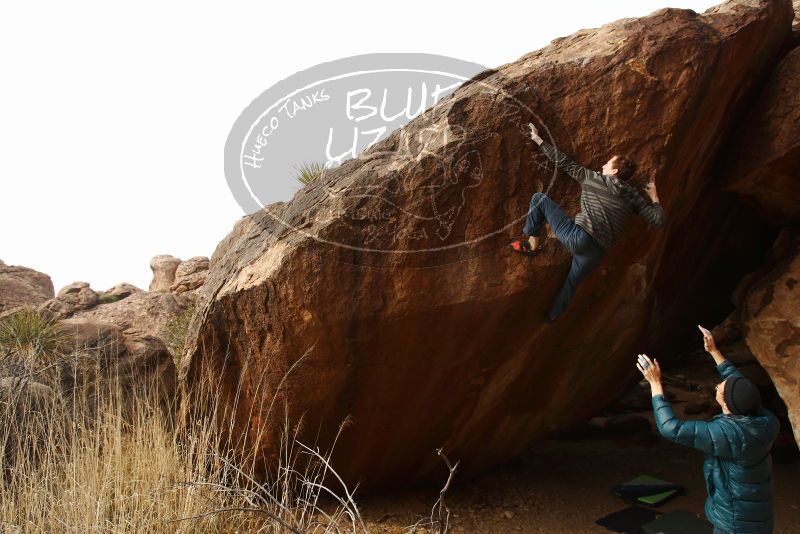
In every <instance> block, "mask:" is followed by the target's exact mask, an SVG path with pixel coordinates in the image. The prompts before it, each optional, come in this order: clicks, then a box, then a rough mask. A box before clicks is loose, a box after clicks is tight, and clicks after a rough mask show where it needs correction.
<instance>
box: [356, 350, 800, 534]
mask: <svg viewBox="0 0 800 534" xmlns="http://www.w3.org/2000/svg"><path fill="white" fill-rule="evenodd" d="M669 376H670V377H671V378H672V379H673V380H672V384H673V385H672V386H670V387H669V390H670V394H671V395H672V396H673V397H674V400H673V407H674V408H675V411H676V413H677V414H678V415H679V416H680V417H685V418H697V419H707V418H710V417H711V415H712V413H713V411H714V399H713V395H712V394H711V393H710V391H711V390H710V389H708V388H709V387H713V384H714V383H715V380H717V379H716V374H715V371H714V367H713V365H710V364H709V363H708V362H703V360H702V358H700V357H697V356H695V357H693V358H691V359H690V361H689V362H688V365H687V364H684V365H683V366H682V367H680V368H677V369H673V370H672V372H671V373H669ZM676 376H677V377H679V378H675V377H676ZM683 377H686V378H685V379H684V378H683ZM682 383H683V384H686V385H687V387H684V386H683V385H681V384H682ZM642 392H644V396H646V395H648V394H649V393H648V391H647V390H646V388H642V387H639V386H637V387H636V388H634V391H633V392H632V394H631V395H629V396H628V397H627V398H626V402H625V403H624V404H626V405H627V406H628V407H629V408H631V407H634V406H635V405H636V403H637V402H638V401H639V400H641V398H642V396H643V395H642ZM704 404H705V405H708V406H709V408H708V411H706V412H705V413H702V414H697V415H695V414H687V413H686V410H687V406H688V407H689V408H688V411H690V412H691V411H696V410H697V409H699V408H702V407H703V405H704ZM618 407H619V408H623V407H622V406H618ZM620 411H628V412H629V413H628V414H625V415H622V416H621V414H608V415H607V416H603V417H597V418H594V419H592V421H590V422H589V423H588V424H587V425H585V426H584V427H582V428H580V429H577V430H576V431H574V432H572V433H570V434H565V435H564V436H562V437H559V438H558V439H553V440H549V441H544V442H541V443H538V444H537V445H535V446H533V447H532V448H530V449H529V450H527V451H526V452H525V453H524V454H523V455H522V456H521V457H519V458H517V459H515V460H514V461H513V462H511V463H509V464H507V465H505V466H502V467H501V468H498V469H496V470H494V471H493V472H491V473H490V474H487V475H484V476H482V477H480V478H477V479H475V480H471V481H467V482H463V481H462V483H460V484H455V485H454V487H452V488H451V489H450V490H449V491H448V492H447V494H446V497H445V501H446V503H447V505H448V507H449V508H450V510H451V513H452V516H451V517H452V527H453V532H456V533H487V534H489V533H506V532H531V533H570V534H574V533H583V532H587V533H588V532H608V530H606V529H605V528H604V527H601V526H599V525H597V524H595V521H596V520H598V519H600V518H602V517H604V516H606V515H608V514H610V513H613V512H616V511H618V510H622V509H624V508H626V507H627V506H628V504H627V503H625V502H624V501H623V500H622V499H620V498H619V497H615V496H614V495H612V494H611V493H610V491H609V490H610V488H611V487H612V486H614V485H616V484H621V483H623V482H625V481H627V480H630V479H632V478H633V477H635V476H637V475H641V474H648V475H652V476H655V477H659V478H663V479H665V480H669V481H671V482H676V483H678V484H681V485H683V486H685V487H686V494H685V495H683V496H679V497H677V498H675V499H673V500H672V501H669V502H667V503H665V504H664V505H662V506H661V507H659V508H656V510H658V511H659V512H669V511H673V510H687V511H690V512H693V513H698V514H701V513H702V512H703V503H704V501H705V497H706V493H705V487H704V484H703V477H702V458H703V456H702V453H700V452H699V451H695V450H693V449H688V448H686V447H681V446H679V445H675V444H673V443H671V442H668V441H667V440H665V439H663V438H661V437H660V436H659V435H658V434H657V433H656V432H655V431H654V430H652V429H653V428H654V427H652V426H650V427H649V428H648V425H647V423H648V422H649V423H650V425H652V420H653V418H652V413H651V412H650V411H638V412H637V411H633V410H630V409H628V410H624V409H623V410H620ZM637 428H638V429H639V430H638V431H637ZM773 458H774V460H775V465H774V471H773V475H774V492H775V518H776V523H775V524H776V528H775V532H776V533H778V534H780V533H785V534H789V533H795V532H798V527H797V525H800V500H798V499H797V495H798V493H800V462H797V461H795V462H793V463H788V464H782V463H778V460H779V458H778V454H776V453H774V454H773ZM446 473H447V472H446V469H445V467H444V466H443V467H442V480H444V479H445V478H446ZM457 479H458V476H457V475H456V480H457ZM437 497H438V488H432V489H430V490H421V491H414V492H406V493H402V494H391V495H381V496H373V497H369V498H365V499H362V500H361V501H360V503H361V506H362V509H363V512H364V515H365V517H366V519H367V526H368V528H369V530H370V532H388V533H401V532H409V531H410V529H409V526H410V525H413V524H414V523H415V522H416V521H418V520H419V519H420V518H422V517H425V518H429V517H430V513H431V506H432V504H433V503H434V502H435V501H436V499H437ZM417 532H424V530H422V529H417Z"/></svg>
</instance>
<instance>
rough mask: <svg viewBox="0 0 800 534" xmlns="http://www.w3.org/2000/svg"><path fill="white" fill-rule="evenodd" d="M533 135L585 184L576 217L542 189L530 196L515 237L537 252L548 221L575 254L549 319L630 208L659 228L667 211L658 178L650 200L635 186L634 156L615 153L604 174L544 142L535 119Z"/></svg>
mask: <svg viewBox="0 0 800 534" xmlns="http://www.w3.org/2000/svg"><path fill="white" fill-rule="evenodd" d="M528 126H530V129H531V139H532V140H533V141H534V142H536V143H537V144H538V145H539V149H540V150H541V151H542V152H543V153H544V154H545V155H546V156H547V157H548V158H549V159H550V160H552V161H553V162H554V163H555V164H556V166H558V167H559V168H561V169H563V170H564V171H565V172H566V173H567V174H569V175H570V176H572V177H573V178H574V179H575V180H577V181H578V183H579V184H581V211H580V213H578V215H577V216H576V217H575V220H574V221H573V220H572V219H571V218H570V217H569V216H568V215H567V214H566V213H564V211H563V210H562V209H561V207H560V206H559V205H558V204H556V203H555V202H554V201H553V200H552V199H551V198H549V197H548V196H547V195H545V194H544V193H536V194H534V195H533V198H532V199H531V204H530V209H529V210H528V216H527V220H526V222H525V227H524V228H523V230H522V233H523V238H522V239H518V240H516V241H514V242H513V243H512V244H511V246H512V248H513V250H515V251H516V252H519V253H521V254H524V255H527V256H535V255H537V254H539V253H540V252H541V250H542V246H541V244H540V239H541V238H540V237H539V232H540V231H541V229H542V226H543V225H544V223H545V222H547V223H548V224H549V225H550V227H551V228H552V229H553V232H554V233H555V236H556V238H557V239H558V240H559V241H561V243H563V245H564V246H565V247H566V248H567V250H569V252H570V253H571V254H572V266H571V267H570V270H569V274H567V278H566V280H565V281H564V284H563V285H562V286H561V289H560V290H559V292H558V295H557V296H556V299H555V302H554V303H553V305H552V307H551V309H550V312H549V314H548V315H549V318H550V321H551V322H552V321H555V320H556V319H557V318H558V317H559V316H560V315H561V314H562V313H563V312H564V310H565V309H566V308H567V304H569V301H570V300H571V299H572V295H573V294H574V293H575V289H576V287H577V286H578V284H579V283H580V282H581V281H582V280H583V279H585V278H586V276H587V275H588V274H589V273H590V272H591V271H592V270H593V269H594V268H595V267H597V265H598V264H599V263H600V260H601V259H602V258H603V256H605V254H606V253H607V252H608V251H609V249H611V247H612V245H613V244H614V242H615V241H616V240H617V238H618V237H619V235H620V234H621V233H622V229H623V228H624V226H625V223H626V222H627V220H628V216H629V215H630V213H631V212H633V213H636V214H638V215H640V216H641V217H643V218H644V220H645V221H647V223H648V224H650V225H651V226H655V227H658V228H660V227H662V226H663V225H664V221H665V216H664V209H663V208H662V207H661V204H659V201H658V193H657V192H656V184H655V181H650V182H649V183H648V184H647V186H646V187H645V192H646V193H647V196H649V197H650V200H651V202H647V200H645V198H644V197H643V196H642V195H641V194H640V193H639V191H638V190H637V189H636V188H635V187H634V186H633V185H631V184H630V183H629V182H630V179H631V177H632V176H633V173H634V171H635V169H636V166H635V164H634V163H633V161H631V160H630V159H628V158H626V157H624V156H620V155H616V156H613V157H612V158H611V159H609V160H608V162H606V164H605V165H603V168H602V170H601V172H597V171H593V170H590V169H586V168H584V167H581V166H580V165H578V164H577V163H575V162H573V161H572V160H570V159H569V158H568V157H567V156H566V155H564V154H563V153H562V152H560V151H559V150H558V149H556V148H555V147H553V146H552V145H550V144H548V143H546V142H545V141H544V140H543V139H542V138H541V137H539V133H538V131H537V130H536V127H535V126H534V125H533V124H532V123H528Z"/></svg>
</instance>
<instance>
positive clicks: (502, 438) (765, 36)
mask: <svg viewBox="0 0 800 534" xmlns="http://www.w3.org/2000/svg"><path fill="white" fill-rule="evenodd" d="M791 19H792V12H791V4H790V3H789V2H788V1H767V0H764V1H756V0H734V1H731V2H727V3H725V4H722V5H720V6H717V7H715V8H712V9H710V10H708V11H707V12H705V13H703V14H697V13H695V12H693V11H691V10H681V9H662V10H659V11H657V12H655V13H653V14H652V15H650V16H648V17H645V18H642V19H624V20H620V21H617V22H614V23H610V24H607V25H605V26H603V27H601V28H599V29H592V30H582V31H580V32H578V33H576V34H574V35H572V36H570V37H567V38H562V39H557V40H555V41H554V42H553V43H551V44H550V45H549V46H547V47H546V48H544V49H542V50H540V51H537V52H533V53H531V54H527V55H525V56H523V57H522V58H520V59H519V60H518V61H516V62H513V63H509V64H506V65H503V66H501V67H499V68H497V69H496V70H489V71H487V72H484V73H482V74H481V75H479V76H477V77H475V78H473V79H472V80H471V81H469V82H466V83H465V84H463V85H462V86H461V87H460V88H458V89H457V90H456V91H455V92H454V93H453V94H452V95H451V96H449V97H447V98H445V99H443V100H442V101H441V102H439V103H438V104H437V105H436V106H434V107H433V108H432V109H430V110H428V111H426V112H425V113H424V114H422V115H421V116H419V117H417V118H416V119H414V120H413V121H412V122H411V123H409V124H408V125H407V126H406V127H404V128H402V129H401V130H397V131H395V132H393V133H392V134H391V135H390V136H389V137H388V138H387V139H385V140H383V141H382V142H379V143H378V144H376V145H374V146H372V147H370V148H369V149H368V150H366V151H365V152H363V153H362V154H360V155H359V156H358V157H357V158H355V159H353V160H350V161H347V162H345V163H343V164H342V165H341V166H340V167H338V168H335V169H332V170H329V171H327V172H326V173H325V174H324V176H323V177H322V178H321V179H319V180H318V181H316V182H314V183H312V184H311V185H310V186H308V187H305V188H304V189H302V190H301V191H299V192H298V193H297V194H296V195H295V197H294V198H293V199H292V201H291V202H288V203H285V204H277V205H272V206H269V207H267V208H265V209H264V210H261V211H260V212H258V213H256V214H254V215H251V216H248V217H245V218H243V219H242V220H240V221H239V222H238V223H237V224H236V226H235V227H234V229H233V231H232V232H231V233H230V234H229V235H228V236H227V237H226V238H225V239H224V240H223V241H222V242H221V243H220V244H219V246H218V247H217V249H216V251H215V252H214V255H213V256H212V258H211V267H210V270H209V273H208V277H207V279H206V283H205V285H204V286H203V287H202V288H201V289H200V290H199V301H198V302H199V311H198V313H197V314H196V315H195V317H194V319H193V321H192V323H191V324H190V327H189V346H188V348H187V351H186V354H185V358H184V361H183V362H182V366H181V367H182V370H181V372H182V376H183V377H184V379H185V381H184V385H185V387H186V392H187V396H185V397H184V399H185V400H186V403H187V404H186V406H187V407H188V408H191V407H192V406H193V405H200V403H202V402H204V399H202V398H200V395H199V394H198V392H200V391H201V390H202V389H203V388H202V385H203V382H204V380H207V379H208V377H211V378H212V379H214V380H217V381H218V383H219V388H218V393H219V394H220V395H221V402H222V405H223V407H225V408H226V409H228V410H230V411H231V412H232V414H231V418H230V419H229V420H225V421H221V425H222V427H223V428H226V429H228V428H230V429H231V430H232V432H231V436H232V437H234V438H236V439H240V440H241V441H240V442H239V444H238V446H239V447H242V448H247V447H250V446H253V447H256V448H257V449H258V450H259V452H261V453H263V454H264V456H263V457H264V458H265V459H266V460H265V463H264V465H262V466H261V467H262V468H263V469H268V468H269V465H270V462H272V461H274V460H275V458H276V457H277V454H278V453H279V451H280V444H281V432H282V431H283V430H284V418H283V413H282V409H283V408H284V407H285V408H286V409H287V410H288V414H287V417H288V419H289V420H290V421H291V422H293V423H294V422H297V421H299V420H300V419H301V418H302V421H303V424H302V428H301V431H300V434H299V439H300V440H301V441H302V442H304V443H307V444H309V445H311V444H317V445H318V446H319V447H320V448H322V449H325V448H327V447H329V446H331V444H332V443H333V442H334V439H335V437H336V435H337V432H338V430H339V425H340V423H341V422H342V421H343V420H344V419H345V418H347V417H350V418H351V423H352V424H351V425H350V426H348V427H347V428H346V429H344V431H343V432H342V434H341V435H340V436H339V438H338V441H337V442H336V447H335V451H334V455H333V466H334V467H335V469H337V471H338V472H339V473H340V474H341V475H342V476H343V477H344V478H345V480H347V481H351V482H352V481H355V480H359V481H361V482H362V484H366V485H367V487H371V488H375V487H378V486H382V485H387V484H395V485H396V484H413V483H419V482H421V481H423V480H424V479H428V478H431V477H441V474H442V466H441V465H440V460H439V458H438V457H437V456H436V454H435V452H434V451H435V450H436V449H437V448H438V447H443V448H444V450H445V453H446V454H447V455H448V457H449V458H451V459H453V460H459V461H461V464H460V472H461V473H462V475H461V476H468V475H469V474H471V473H476V472H478V471H480V470H482V469H484V468H486V467H488V466H490V465H492V464H495V463H497V462H499V461H502V460H503V459H506V458H508V457H510V456H512V455H514V454H516V453H519V452H520V451H522V450H523V449H524V448H525V447H526V446H527V445H528V444H529V443H531V441H532V440H535V439H538V438H540V437H542V436H544V435H546V434H547V433H549V432H552V431H555V430H558V429H561V428H564V427H566V426H569V425H570V424H572V423H574V422H575V421H578V420H580V419H583V418H585V417H587V416H588V415H591V414H592V413H595V412H596V410H598V409H599V408H601V407H602V406H603V405H604V404H606V403H608V402H609V401H610V400H611V399H613V398H614V397H615V396H617V395H618V394H619V390H620V389H621V387H624V385H625V384H623V383H624V382H625V377H626V376H627V377H629V378H630V377H632V376H633V374H634V373H635V369H633V360H632V355H634V354H636V352H637V351H640V350H641V348H642V347H646V346H647V344H648V342H652V341H653V339H654V334H653V332H658V331H667V332H669V327H670V325H672V324H673V323H675V322H677V321H681V322H687V317H686V310H687V309H689V308H690V307H691V305H692V304H693V303H694V302H696V301H697V300H698V299H699V297H698V295H697V292H696V291H692V288H693V287H695V288H696V287H698V286H701V285H702V284H703V283H706V282H707V281H708V280H709V279H712V278H713V275H714V273H713V271H712V268H713V264H711V263H709V262H708V261H706V258H707V257H708V256H713V255H714V254H715V253H717V252H718V251H721V250H724V247H723V244H724V243H723V242H722V241H721V240H720V239H719V232H720V224H727V223H726V222H725V221H740V222H739V224H742V225H747V224H749V223H750V222H751V219H748V218H747V217H745V218H743V216H742V211H741V206H740V204H737V203H736V199H732V200H728V201H727V203H717V204H715V205H714V207H713V209H712V208H708V207H707V206H706V203H707V201H708V200H709V197H707V196H705V195H706V194H707V192H708V191H709V190H710V189H711V184H710V172H709V170H710V165H711V162H712V161H713V160H714V158H715V157H716V155H717V153H718V147H719V146H720V143H721V140H722V139H723V138H724V136H725V134H726V132H727V131H728V129H729V127H730V125H731V121H733V120H735V119H736V118H737V117H738V116H739V115H740V114H741V111H742V109H743V107H744V106H746V105H747V103H748V102H749V101H750V99H751V98H752V96H753V93H754V91H755V89H756V87H755V85H754V84H755V83H756V81H757V80H759V79H761V78H762V77H763V75H764V74H765V69H768V68H769V67H770V66H771V65H772V64H774V62H775V60H776V56H777V53H778V50H779V48H780V47H781V45H782V43H783V41H784V39H785V38H786V36H787V34H788V32H789V29H790V21H791ZM529 121H532V122H536V123H537V124H540V125H541V126H543V127H546V128H547V131H548V134H546V135H552V139H553V140H554V142H555V144H556V145H557V146H559V148H561V149H562V150H564V151H565V152H567V153H568V154H570V155H571V156H573V157H574V159H576V160H577V161H579V162H582V163H583V164H585V165H587V166H591V167H594V168H599V167H600V165H601V164H602V163H604V162H605V161H606V160H607V159H608V158H609V156H610V155H612V154H614V153H617V152H622V153H626V154H629V155H631V156H633V157H634V158H635V159H636V161H637V163H638V166H639V169H640V174H641V175H642V176H645V177H654V178H656V179H657V182H658V184H659V193H660V196H661V199H662V202H663V203H664V205H665V207H666V211H667V217H668V225H667V228H665V229H664V230H662V231H652V230H649V229H647V228H645V226H644V224H643V223H642V222H640V221H639V222H634V223H632V224H631V225H630V226H629V228H628V229H627V231H626V233H625V234H624V235H623V236H622V239H621V242H620V243H618V244H617V246H616V247H615V249H614V250H613V251H612V252H611V253H610V254H609V255H608V256H607V257H606V258H605V259H604V262H603V265H602V267H601V268H600V269H598V270H597V271H596V272H595V273H593V274H592V275H591V276H590V277H589V278H588V279H587V280H586V281H585V282H584V283H583V284H582V286H581V287H580V288H579V290H578V292H577V294H576V296H575V299H574V300H573V302H572V304H571V306H570V309H569V310H568V311H567V313H566V315H565V316H564V317H562V318H561V319H560V320H559V321H558V322H556V323H554V324H546V323H545V321H544V317H545V312H546V310H547V309H548V308H549V306H550V304H551V301H552V299H553V297H554V295H555V293H556V292H557V290H558V288H559V286H560V285H561V283H562V281H563V279H564V276H565V274H566V271H567V270H568V268H569V264H570V256H569V254H568V253H567V252H566V251H565V250H563V248H561V247H557V246H556V247H552V248H551V249H550V252H549V253H546V254H543V255H540V256H538V257H537V258H534V259H528V258H522V257H520V256H518V255H514V254H513V253H511V252H510V251H509V249H508V246H507V243H508V239H509V238H510V237H512V236H514V235H516V234H518V233H519V231H520V229H521V227H522V218H523V216H524V214H525V212H526V210H527V207H528V202H529V199H530V197H531V194H532V193H533V192H534V191H535V190H540V189H544V190H546V191H547V193H548V194H549V195H550V196H552V197H553V198H555V199H556V200H557V201H559V202H561V203H562V204H563V205H565V207H566V210H567V211H569V212H570V213H574V212H575V211H576V210H577V207H578V195H579V189H578V186H577V184H575V183H573V182H572V181H570V180H569V179H568V178H565V177H564V176H563V175H558V176H557V177H556V176H554V171H553V167H552V165H549V163H548V162H547V161H546V159H545V158H544V157H543V156H542V155H541V154H540V153H539V151H538V150H537V149H536V148H535V147H534V146H533V144H532V142H531V141H530V139H529V137H528V135H527V126H526V125H527V123H528V122H529ZM553 178H555V179H553ZM715 210H716V211H715ZM698 216H700V217H703V219H702V220H700V221H698V219H697V218H698ZM752 220H755V218H754V217H753V218H752ZM721 221H722V223H721ZM671 243H677V246H676V250H667V247H668V245H669V244H671ZM747 243H748V241H746V240H745V241H744V245H747ZM744 245H742V246H744ZM676 285H680V286H681V287H677V288H676ZM729 290H730V288H727V289H726V291H728V292H729ZM689 320H691V318H689ZM689 325H690V327H691V328H694V326H693V324H691V323H690V324H689ZM214 383H217V382H214ZM187 411H188V410H187Z"/></svg>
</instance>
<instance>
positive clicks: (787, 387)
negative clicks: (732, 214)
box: [739, 230, 800, 444]
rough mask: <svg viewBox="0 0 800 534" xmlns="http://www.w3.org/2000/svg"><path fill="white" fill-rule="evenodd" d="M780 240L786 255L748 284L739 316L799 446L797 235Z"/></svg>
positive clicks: (799, 237) (786, 234) (799, 274)
mask: <svg viewBox="0 0 800 534" xmlns="http://www.w3.org/2000/svg"><path fill="white" fill-rule="evenodd" d="M782 238H783V239H782V241H783V242H784V243H783V244H786V243H788V244H789V245H790V247H791V248H790V250H789V253H788V254H787V255H786V257H785V259H784V260H783V261H780V262H779V263H778V264H777V265H776V266H775V267H774V268H773V269H772V270H771V271H769V272H768V273H766V274H765V275H764V276H763V277H761V278H760V279H759V280H757V281H755V282H753V283H751V284H749V286H748V289H747V293H746V296H745V298H744V301H743V303H742V306H741V308H740V310H739V313H740V321H741V324H742V328H743V331H744V337H745V340H746V342H747V346H748V347H749V348H750V350H751V351H752V353H753V354H754V355H755V356H756V358H757V359H758V361H759V363H760V364H761V366H762V367H763V368H764V369H765V370H766V371H767V373H769V375H770V377H771V378H772V382H773V383H774V384H775V388H776V389H777V390H778V393H779V394H780V396H781V398H782V399H783V401H784V402H785V403H786V407H787V408H788V411H789V420H790V421H791V423H792V429H793V430H794V435H795V439H796V440H797V442H798V443H799V444H800V233H797V232H796V231H788V230H786V231H784V234H783V235H782Z"/></svg>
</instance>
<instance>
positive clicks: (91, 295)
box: [56, 282, 97, 311]
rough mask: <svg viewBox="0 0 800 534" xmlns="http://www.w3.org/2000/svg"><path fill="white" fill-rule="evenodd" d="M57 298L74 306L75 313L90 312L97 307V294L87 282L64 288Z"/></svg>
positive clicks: (75, 283) (72, 284) (74, 283)
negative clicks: (89, 310)
mask: <svg viewBox="0 0 800 534" xmlns="http://www.w3.org/2000/svg"><path fill="white" fill-rule="evenodd" d="M56 298H57V299H58V300H60V301H61V302H64V303H65V304H69V305H70V306H72V308H73V310H74V311H80V310H88V309H90V308H94V307H95V305H97V293H96V292H95V291H94V290H93V289H92V288H91V287H89V284H88V283H87V282H73V283H71V284H69V285H67V286H64V287H63V288H61V291H59V292H58V295H56Z"/></svg>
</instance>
